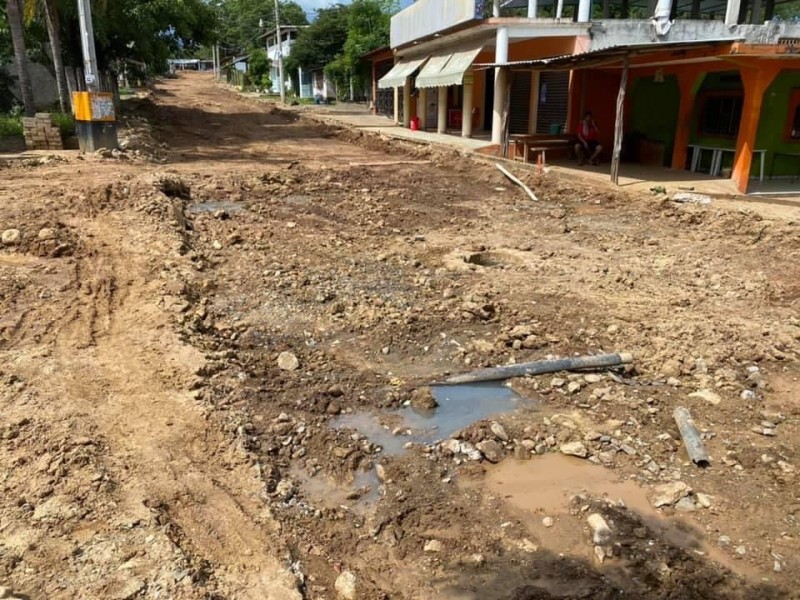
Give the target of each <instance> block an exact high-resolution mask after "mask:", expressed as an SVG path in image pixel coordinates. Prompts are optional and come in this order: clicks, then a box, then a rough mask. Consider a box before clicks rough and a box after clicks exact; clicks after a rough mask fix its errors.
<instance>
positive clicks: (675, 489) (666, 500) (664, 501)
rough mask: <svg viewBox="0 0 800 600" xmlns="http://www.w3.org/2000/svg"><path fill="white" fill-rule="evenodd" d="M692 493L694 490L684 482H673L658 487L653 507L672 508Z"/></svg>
mask: <svg viewBox="0 0 800 600" xmlns="http://www.w3.org/2000/svg"><path fill="white" fill-rule="evenodd" d="M691 491H692V488H690V487H689V486H688V485H686V484H685V483H684V482H683V481H673V482H670V483H663V484H661V485H657V486H656V487H655V496H654V497H653V506H655V507H656V508H658V507H660V506H672V505H673V504H675V503H676V502H678V500H680V499H681V498H684V497H686V496H688V495H689V493H690V492H691Z"/></svg>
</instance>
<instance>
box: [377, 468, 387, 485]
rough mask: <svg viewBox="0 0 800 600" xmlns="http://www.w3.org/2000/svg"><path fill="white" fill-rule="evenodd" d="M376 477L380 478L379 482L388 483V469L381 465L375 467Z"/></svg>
mask: <svg viewBox="0 0 800 600" xmlns="http://www.w3.org/2000/svg"><path fill="white" fill-rule="evenodd" d="M375 476H376V477H377V478H378V481H381V482H385V481H386V467H384V466H383V465H381V464H377V465H375Z"/></svg>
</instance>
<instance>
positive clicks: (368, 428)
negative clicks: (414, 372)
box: [332, 382, 533, 456]
mask: <svg viewBox="0 0 800 600" xmlns="http://www.w3.org/2000/svg"><path fill="white" fill-rule="evenodd" d="M431 391H432V392H433V396H434V398H436V402H437V403H438V404H439V406H438V407H436V408H434V409H431V410H423V409H419V408H415V407H412V406H407V407H404V408H401V409H399V410H395V411H389V412H386V413H382V414H381V415H378V416H376V415H373V414H371V413H366V412H362V413H354V414H346V415H341V416H339V417H337V418H336V419H335V420H334V421H333V424H332V426H333V427H334V428H336V429H355V430H357V431H358V432H359V433H361V434H362V435H365V436H366V437H367V438H368V439H369V440H370V441H371V442H372V443H373V444H377V445H379V446H381V447H382V448H383V452H384V454H386V455H388V456H397V455H399V454H402V453H403V451H404V450H405V448H406V445H407V444H408V443H415V444H431V443H433V442H435V441H437V440H444V439H447V438H449V437H450V436H451V435H452V434H453V433H455V432H456V431H458V430H460V429H464V428H465V427H468V426H470V425H472V424H473V423H475V422H477V421H480V420H482V419H486V418H489V417H494V416H498V415H501V414H506V413H510V412H514V411H516V410H518V409H520V408H523V407H526V406H533V402H531V401H528V400H526V399H524V398H523V397H521V396H519V395H518V394H517V393H516V392H514V390H512V389H511V388H509V387H506V386H505V385H503V384H500V383H495V382H492V383H479V384H470V385H440V386H432V387H431Z"/></svg>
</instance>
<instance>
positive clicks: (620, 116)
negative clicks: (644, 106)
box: [611, 56, 630, 185]
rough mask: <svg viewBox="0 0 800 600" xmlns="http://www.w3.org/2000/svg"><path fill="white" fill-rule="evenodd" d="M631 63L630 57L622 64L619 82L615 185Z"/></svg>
mask: <svg viewBox="0 0 800 600" xmlns="http://www.w3.org/2000/svg"><path fill="white" fill-rule="evenodd" d="M629 63H630V61H629V60H628V57H627V56H626V57H625V60H624V61H623V62H622V78H621V79H620V82H619V92H618V93H617V118H616V121H615V122H614V152H613V154H612V155H611V181H612V182H613V183H614V185H619V160H620V155H621V154H622V123H623V121H624V112H625V88H626V87H627V86H628V67H629V66H630V65H629Z"/></svg>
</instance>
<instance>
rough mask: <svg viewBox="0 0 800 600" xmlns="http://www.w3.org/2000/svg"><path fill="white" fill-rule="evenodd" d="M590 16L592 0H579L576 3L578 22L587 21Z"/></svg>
mask: <svg viewBox="0 0 800 600" xmlns="http://www.w3.org/2000/svg"><path fill="white" fill-rule="evenodd" d="M591 17H592V0H580V2H579V3H578V23H588V22H589V20H590V19H591Z"/></svg>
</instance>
